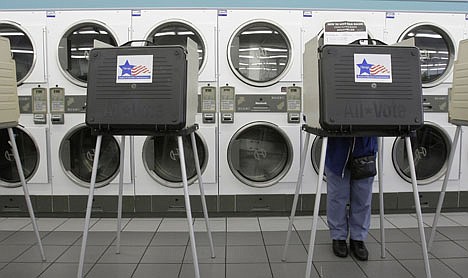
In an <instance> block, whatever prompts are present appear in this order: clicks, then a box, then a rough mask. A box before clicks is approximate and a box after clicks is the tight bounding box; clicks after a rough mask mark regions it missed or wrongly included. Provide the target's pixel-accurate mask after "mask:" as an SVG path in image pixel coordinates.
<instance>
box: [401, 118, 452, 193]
mask: <svg viewBox="0 0 468 278" xmlns="http://www.w3.org/2000/svg"><path fill="white" fill-rule="evenodd" d="M411 148H412V150H413V158H414V166H415V169H416V179H417V181H418V184H429V183H431V182H434V181H435V180H437V179H439V178H440V177H441V176H443V175H444V174H445V172H446V170H447V162H448V157H449V154H450V148H451V140H450V136H449V135H448V134H447V132H446V131H445V130H444V129H442V128H441V127H439V126H437V125H435V124H433V123H429V122H426V123H425V124H424V125H423V127H422V128H420V129H418V130H417V131H416V137H412V138H411ZM392 160H393V166H394V167H395V170H396V171H397V173H398V174H399V175H400V176H401V177H402V178H403V179H404V180H406V181H407V182H411V173H410V168H409V163H408V156H407V154H406V146H405V140H404V139H402V138H398V139H396V140H395V143H394V144H393V150H392Z"/></svg>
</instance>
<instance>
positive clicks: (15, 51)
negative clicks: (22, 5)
mask: <svg viewBox="0 0 468 278" xmlns="http://www.w3.org/2000/svg"><path fill="white" fill-rule="evenodd" d="M45 21H46V13H45V12H40V11H9V12H5V11H2V12H0V36H3V37H7V38H8V39H9V40H10V45H11V51H12V55H13V59H14V60H15V63H16V75H17V81H18V88H17V90H18V95H19V100H20V112H21V114H20V119H19V124H20V125H21V126H20V127H18V128H17V129H15V134H17V137H16V138H17V144H18V148H19V151H20V156H21V157H22V163H23V168H24V169H23V170H24V172H25V177H26V181H27V182H28V184H29V190H30V193H31V195H40V196H37V197H33V202H35V201H37V202H40V204H39V203H38V205H39V207H40V208H39V211H49V212H50V210H49V209H50V207H51V205H50V204H51V202H50V201H51V200H50V196H51V195H52V187H51V179H50V175H49V170H50V167H49V152H48V142H49V129H48V123H47V121H46V112H47V99H46V97H47V91H46V87H47V80H46V66H45V49H46V48H45V42H46V32H45V30H46V29H45V26H46V24H45ZM39 87H42V88H39ZM33 99H34V100H35V101H34V102H33ZM1 140H2V142H3V143H2V144H1V146H3V147H2V154H3V155H2V156H1V160H2V162H1V164H2V165H3V166H2V172H1V173H0V192H1V195H2V198H3V200H2V203H4V204H5V206H2V210H4V211H26V205H25V204H24V197H23V190H22V189H21V187H19V186H20V185H21V184H20V180H19V177H18V173H17V169H16V165H15V163H14V160H13V156H12V151H11V149H10V148H9V145H8V143H7V142H8V134H7V133H6V130H4V134H3V133H2V139H1ZM4 143H5V144H4ZM8 195H9V196H8ZM11 195H21V196H11Z"/></svg>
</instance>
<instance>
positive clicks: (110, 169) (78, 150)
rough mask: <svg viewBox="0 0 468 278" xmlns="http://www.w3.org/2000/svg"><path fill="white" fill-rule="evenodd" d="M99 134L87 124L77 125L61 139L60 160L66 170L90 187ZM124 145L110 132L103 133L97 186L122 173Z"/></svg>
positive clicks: (76, 181) (76, 179) (67, 173)
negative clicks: (95, 133)
mask: <svg viewBox="0 0 468 278" xmlns="http://www.w3.org/2000/svg"><path fill="white" fill-rule="evenodd" d="M96 138H97V136H95V135H91V129H90V128H89V127H87V126H86V125H85V124H80V125H77V126H75V127H73V128H72V129H71V130H70V131H68V132H67V134H66V135H65V136H64V138H63V139H62V142H61V143H60V149H59V155H60V164H61V165H62V168H63V170H64V171H65V174H66V175H67V176H68V177H69V178H70V179H71V180H72V181H74V182H75V183H77V184H78V185H80V186H83V187H89V183H90V181H91V173H92V170H93V162H94V155H95V147H96ZM119 161H120V147H119V143H118V142H117V140H116V139H115V138H114V137H113V136H110V135H104V136H102V142H101V151H100V154H99V163H98V169H97V175H96V187H102V186H104V185H106V184H108V183H109V182H110V181H112V180H113V179H114V178H115V176H117V174H118V173H119V166H120V163H119Z"/></svg>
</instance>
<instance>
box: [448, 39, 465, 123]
mask: <svg viewBox="0 0 468 278" xmlns="http://www.w3.org/2000/svg"><path fill="white" fill-rule="evenodd" d="M448 112H449V121H450V122H451V123H453V124H456V125H465V126H466V125H468V40H463V41H460V45H459V47H458V57H457V60H456V61H455V65H454V67H453V86H452V90H450V93H449V111H448Z"/></svg>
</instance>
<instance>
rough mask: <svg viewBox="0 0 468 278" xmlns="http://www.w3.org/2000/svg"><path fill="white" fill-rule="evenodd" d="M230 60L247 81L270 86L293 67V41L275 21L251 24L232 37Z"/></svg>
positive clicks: (244, 80)
mask: <svg viewBox="0 0 468 278" xmlns="http://www.w3.org/2000/svg"><path fill="white" fill-rule="evenodd" d="M228 60H229V66H230V67H231V70H232V71H233V72H234V74H235V75H236V76H237V77H238V78H239V79H240V80H242V81H243V82H245V83H247V84H249V85H252V86H259V87H265V86H270V85H272V84H274V83H276V82H278V81H279V79H280V78H281V77H282V76H283V75H284V74H285V73H286V69H287V68H288V67H289V64H290V62H291V43H290V41H289V39H288V37H287V36H286V33H285V32H284V31H283V30H281V29H280V28H279V27H278V26H276V25H274V24H272V23H269V22H263V21H259V22H254V23H249V24H247V25H245V26H243V27H241V28H240V29H239V30H238V31H237V32H236V33H235V34H234V35H233V36H232V37H231V40H230V42H229V46H228Z"/></svg>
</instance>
